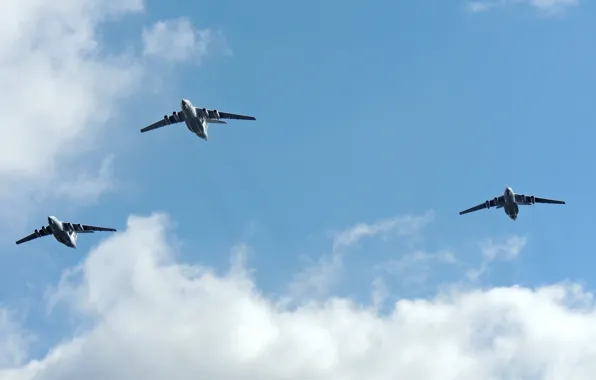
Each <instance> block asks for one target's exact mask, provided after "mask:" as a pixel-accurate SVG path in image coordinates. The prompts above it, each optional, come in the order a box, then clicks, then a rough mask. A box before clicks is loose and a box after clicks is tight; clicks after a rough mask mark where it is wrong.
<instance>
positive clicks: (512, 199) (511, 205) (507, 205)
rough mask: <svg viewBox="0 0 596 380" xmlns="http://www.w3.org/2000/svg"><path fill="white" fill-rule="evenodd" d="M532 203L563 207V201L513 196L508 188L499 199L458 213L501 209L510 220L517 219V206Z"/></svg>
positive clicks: (531, 196) (519, 195)
mask: <svg viewBox="0 0 596 380" xmlns="http://www.w3.org/2000/svg"><path fill="white" fill-rule="evenodd" d="M534 203H549V204H555V205H564V204H565V202H564V201H556V200H553V199H547V198H538V197H535V196H533V195H524V194H515V193H514V192H513V190H512V189H511V188H510V187H508V188H506V189H505V193H504V194H503V195H501V196H500V197H495V198H493V199H491V200H489V201H486V202H484V203H481V204H479V205H478V206H474V207H472V208H469V209H467V210H464V211H462V212H460V213H459V215H463V214H467V213H469V212H474V211H478V210H483V209H485V208H486V209H488V208H491V207H496V208H502V209H503V211H505V214H507V216H508V217H509V218H511V220H516V219H517V214H518V213H519V207H518V206H519V205H522V206H529V205H533V204H534Z"/></svg>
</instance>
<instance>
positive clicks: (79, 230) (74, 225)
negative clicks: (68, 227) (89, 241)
mask: <svg viewBox="0 0 596 380" xmlns="http://www.w3.org/2000/svg"><path fill="white" fill-rule="evenodd" d="M72 226H73V227H74V230H75V232H81V231H84V228H83V226H82V225H80V224H73V225H72Z"/></svg>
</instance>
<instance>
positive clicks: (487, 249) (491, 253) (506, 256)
mask: <svg viewBox="0 0 596 380" xmlns="http://www.w3.org/2000/svg"><path fill="white" fill-rule="evenodd" d="M526 243H527V238H525V237H523V236H511V237H509V238H507V240H506V241H505V242H504V243H495V242H494V240H493V239H489V240H487V241H486V242H484V243H482V244H481V245H480V249H481V251H482V264H481V265H480V268H478V269H471V270H469V271H468V274H467V276H468V278H469V279H470V280H477V279H478V278H479V277H480V276H481V275H482V274H484V273H485V272H486V271H487V270H488V269H489V267H490V264H491V263H492V262H493V261H495V260H502V261H509V260H514V259H516V258H517V256H518V255H519V253H520V252H521V250H522V249H523V248H524V247H525V246H526Z"/></svg>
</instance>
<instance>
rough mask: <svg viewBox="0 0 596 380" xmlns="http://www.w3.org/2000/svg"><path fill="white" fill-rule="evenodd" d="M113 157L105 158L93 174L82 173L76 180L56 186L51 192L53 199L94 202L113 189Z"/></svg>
mask: <svg viewBox="0 0 596 380" xmlns="http://www.w3.org/2000/svg"><path fill="white" fill-rule="evenodd" d="M113 170H114V156H113V155H109V156H107V157H106V158H105V159H104V160H103V161H102V163H101V166H100V167H99V170H98V171H97V173H95V174H89V172H88V171H86V170H85V171H83V172H82V173H80V174H79V175H78V176H77V177H76V178H74V179H69V180H67V181H65V182H63V183H60V184H58V185H57V186H56V187H55V188H54V189H52V190H53V194H48V195H53V196H55V197H66V198H71V199H75V200H84V201H95V200H97V198H98V197H99V196H100V195H101V194H104V193H105V192H107V191H109V190H112V189H114V187H115V179H114V176H113Z"/></svg>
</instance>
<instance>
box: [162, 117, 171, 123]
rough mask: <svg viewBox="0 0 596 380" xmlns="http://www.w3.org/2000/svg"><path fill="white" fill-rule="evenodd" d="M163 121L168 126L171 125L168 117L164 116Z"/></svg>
mask: <svg viewBox="0 0 596 380" xmlns="http://www.w3.org/2000/svg"><path fill="white" fill-rule="evenodd" d="M163 121H164V122H165V123H166V125H168V124H171V123H170V119H168V115H163Z"/></svg>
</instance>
